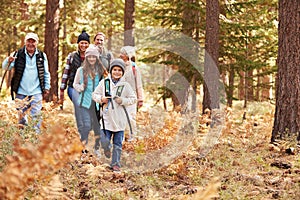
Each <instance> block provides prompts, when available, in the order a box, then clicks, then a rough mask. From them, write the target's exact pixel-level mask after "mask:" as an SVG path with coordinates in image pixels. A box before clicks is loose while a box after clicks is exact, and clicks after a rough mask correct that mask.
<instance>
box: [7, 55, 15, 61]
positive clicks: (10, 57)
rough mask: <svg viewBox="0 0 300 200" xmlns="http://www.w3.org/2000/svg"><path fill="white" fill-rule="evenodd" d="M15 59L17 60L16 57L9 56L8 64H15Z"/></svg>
mask: <svg viewBox="0 0 300 200" xmlns="http://www.w3.org/2000/svg"><path fill="white" fill-rule="evenodd" d="M15 59H16V57H13V56H9V57H8V62H13V61H14V60H15Z"/></svg>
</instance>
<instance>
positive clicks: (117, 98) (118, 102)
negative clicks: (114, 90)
mask: <svg viewBox="0 0 300 200" xmlns="http://www.w3.org/2000/svg"><path fill="white" fill-rule="evenodd" d="M114 100H115V102H116V103H117V104H122V101H123V100H122V97H118V96H115V97H114Z"/></svg>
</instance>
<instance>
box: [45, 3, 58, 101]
mask: <svg viewBox="0 0 300 200" xmlns="http://www.w3.org/2000/svg"><path fill="white" fill-rule="evenodd" d="M58 33H59V0H47V2H46V28H45V49H44V51H45V53H46V55H47V58H48V64H49V71H50V74H51V89H50V95H49V98H48V99H46V101H53V100H55V99H57V96H58V72H57V71H58V47H59V40H58V39H59V37H58V36H59V35H58Z"/></svg>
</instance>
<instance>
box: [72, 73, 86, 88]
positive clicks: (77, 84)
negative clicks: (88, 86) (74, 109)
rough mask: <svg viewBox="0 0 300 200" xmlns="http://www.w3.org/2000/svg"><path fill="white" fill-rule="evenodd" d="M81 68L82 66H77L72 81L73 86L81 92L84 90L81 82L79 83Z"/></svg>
mask: <svg viewBox="0 0 300 200" xmlns="http://www.w3.org/2000/svg"><path fill="white" fill-rule="evenodd" d="M81 69H82V68H78V70H77V71H76V75H75V78H74V83H73V88H74V89H75V90H76V91H77V92H82V91H83V90H84V87H83V84H80V79H81V77H80V76H81Z"/></svg>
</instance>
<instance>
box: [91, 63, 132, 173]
mask: <svg viewBox="0 0 300 200" xmlns="http://www.w3.org/2000/svg"><path fill="white" fill-rule="evenodd" d="M110 66H111V67H110V70H109V72H110V75H109V77H108V78H106V79H103V80H101V82H100V83H99V85H98V86H97V87H96V89H95V91H94V93H93V95H92V96H93V100H94V101H95V102H99V103H102V107H103V111H102V114H103V116H102V119H101V120H100V122H101V146H102V148H103V149H104V155H105V156H106V157H107V158H110V157H111V148H112V159H111V165H110V166H111V169H112V170H113V171H120V167H121V164H120V159H121V152H122V143H123V140H124V130H125V127H126V124H127V123H128V118H127V117H128V116H127V115H126V106H129V105H133V104H135V103H136V100H137V98H136V95H135V93H134V91H133V89H132V88H131V86H130V85H129V84H128V83H127V82H125V81H124V80H123V79H122V76H123V75H124V72H125V63H124V61H123V60H122V59H114V60H113V61H112V62H111V65H110ZM111 139H112V143H113V144H111Z"/></svg>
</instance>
